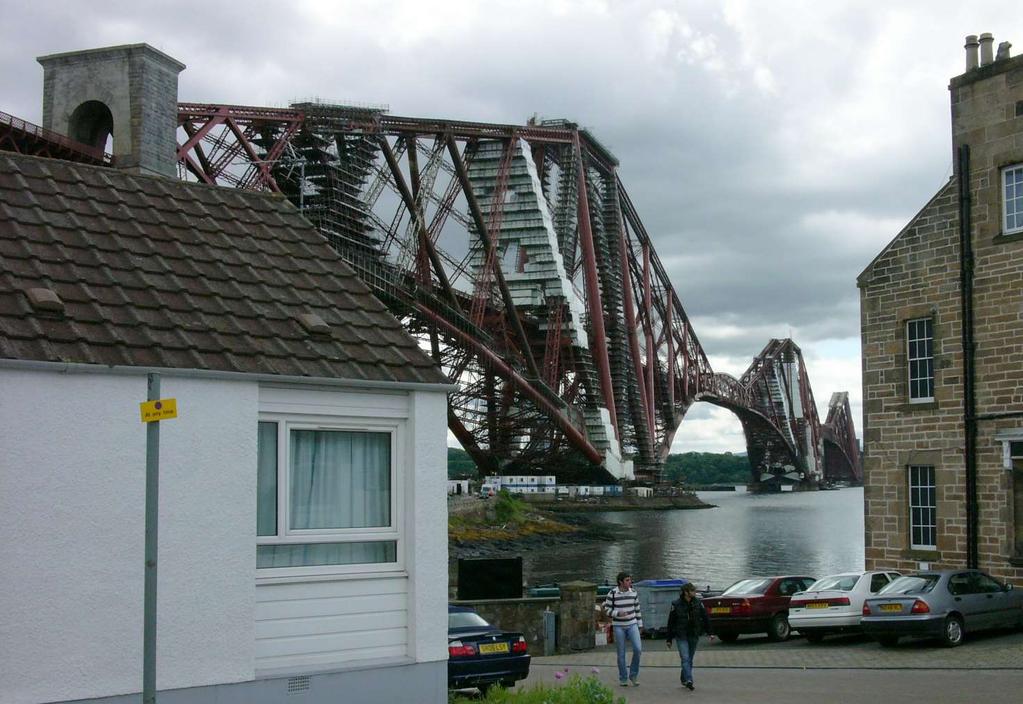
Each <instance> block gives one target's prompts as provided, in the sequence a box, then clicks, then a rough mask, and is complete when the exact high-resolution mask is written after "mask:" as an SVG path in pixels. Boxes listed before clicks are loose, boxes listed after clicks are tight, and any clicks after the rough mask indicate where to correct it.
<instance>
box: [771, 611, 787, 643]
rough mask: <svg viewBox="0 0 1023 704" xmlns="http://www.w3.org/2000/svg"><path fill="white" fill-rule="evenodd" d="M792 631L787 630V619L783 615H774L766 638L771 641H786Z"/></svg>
mask: <svg viewBox="0 0 1023 704" xmlns="http://www.w3.org/2000/svg"><path fill="white" fill-rule="evenodd" d="M791 633H792V630H791V629H790V628H789V619H788V618H787V617H786V616H785V614H775V616H774V618H772V619H771V626H770V630H769V631H767V637H768V638H769V639H770V640H773V641H783V640H788V639H789V635H790V634H791Z"/></svg>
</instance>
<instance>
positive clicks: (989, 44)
mask: <svg viewBox="0 0 1023 704" xmlns="http://www.w3.org/2000/svg"><path fill="white" fill-rule="evenodd" d="M994 44H995V38H994V37H993V36H991V32H984V33H983V34H981V35H980V65H981V66H987V65H988V64H989V63H992V62H993V61H994V60H995V54H994Z"/></svg>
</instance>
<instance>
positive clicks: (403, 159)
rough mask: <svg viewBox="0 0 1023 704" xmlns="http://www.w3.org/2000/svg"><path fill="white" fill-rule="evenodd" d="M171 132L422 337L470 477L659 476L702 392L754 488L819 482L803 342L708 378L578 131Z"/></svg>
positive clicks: (658, 268) (611, 176)
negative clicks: (261, 195) (738, 438)
mask: <svg viewBox="0 0 1023 704" xmlns="http://www.w3.org/2000/svg"><path fill="white" fill-rule="evenodd" d="M179 125H180V130H179V135H180V146H179V150H178V159H179V166H180V169H179V171H180V175H181V176H182V178H186V179H190V180H197V181H201V182H204V183H210V184H221V185H230V186H235V187H241V188H255V189H263V190H270V191H275V192H280V193H283V194H285V195H286V196H287V197H288V198H290V199H291V200H292V201H293V202H294V203H295V205H297V206H298V207H300V208H301V209H302V210H303V212H304V213H305V215H306V216H307V217H308V218H309V219H310V220H311V221H312V222H313V223H314V224H316V225H317V227H318V228H319V229H320V231H321V232H323V234H324V235H325V236H326V237H327V238H328V240H329V241H330V242H331V244H332V245H333V246H334V247H335V249H337V250H338V251H339V252H340V253H341V254H342V255H343V256H344V258H345V259H346V260H347V261H348V262H349V263H350V264H351V265H352V266H353V267H355V269H356V270H357V271H358V272H359V273H360V275H361V276H362V278H363V280H364V281H366V283H367V284H369V285H370V287H371V288H372V289H373V290H374V292H375V293H376V294H377V296H378V297H380V298H381V299H382V300H383V301H384V302H385V303H387V304H388V305H389V307H390V308H391V310H392V311H393V312H394V314H395V315H396V316H397V317H398V318H399V319H401V320H402V321H403V322H404V324H405V326H406V328H407V329H408V330H409V331H410V332H412V333H413V334H414V335H416V336H417V337H419V339H420V340H421V342H422V344H423V346H424V348H426V349H428V350H429V351H430V352H431V353H432V354H433V355H434V357H435V358H436V359H437V361H438V363H439V364H440V365H441V366H442V367H443V369H444V370H445V371H446V372H447V374H448V376H449V378H450V379H451V380H452V381H454V382H457V383H458V384H459V390H458V391H457V392H455V393H453V394H452V395H451V399H450V404H449V410H448V421H449V423H448V424H449V428H450V430H451V432H452V433H453V434H454V435H455V436H456V437H457V438H458V440H459V442H461V444H462V446H463V447H464V448H465V449H466V451H468V452H469V454H470V455H471V456H472V457H473V458H474V460H475V461H476V463H477V465H478V466H479V467H480V468H481V470H483V471H486V472H502V473H511V472H514V471H518V472H522V473H526V472H553V473H558V474H560V475H563V476H564V475H565V474H571V473H572V470H573V468H576V469H580V470H589V469H592V467H593V466H594V465H599V466H602V467H603V468H604V469H606V470H607V471H608V472H610V473H611V474H612V475H613V476H616V477H622V476H630V475H631V474H632V469H633V465H634V468H635V470H636V471H638V472H639V473H641V474H642V473H643V472H649V473H655V472H656V470H657V469H658V468H659V467H660V466H661V465H662V463H663V461H664V459H665V458H666V456H667V454H668V452H669V450H670V448H671V444H672V440H673V438H674V435H675V432H676V431H677V429H678V426H679V423H680V422H681V420H682V418H683V417H684V416H685V414H686V411H687V410H688V409H689V407H690V406H691V405H692V404H693V403H694V402H695V401H697V400H707V401H710V402H712V403H717V404H718V405H721V406H724V407H727V408H730V409H731V410H732V411H734V412H735V413H736V414H737V415H738V416H739V418H740V420H741V421H742V424H743V428H744V430H745V432H746V437H747V444H748V448H749V451H750V457H751V461H752V463H753V465H754V468H755V469H754V479H755V480H760V479H761V478H762V476H763V474H764V473H765V472H767V473H769V474H770V475H771V476H776V477H783V476H787V477H789V478H799V479H800V480H804V481H806V480H811V479H818V478H820V477H822V476H823V473H824V471H823V467H824V463H823V460H822V458H823V455H824V451H825V447H824V445H825V443H824V440H825V439H829V438H832V437H833V436H834V437H838V436H836V435H835V433H834V432H830V433H829V432H825V431H824V430H822V426H821V424H820V423H819V421H818V419H817V415H816V408H815V406H814V404H813V396H812V392H811V391H810V387H809V383H808V382H807V379H806V371H805V367H804V366H803V362H802V355H801V353H800V352H799V348H798V347H796V346H795V344H794V343H792V342H791V341H789V340H773V341H771V343H770V344H769V345H768V346H767V348H765V350H764V352H762V353H761V355H759V356H758V357H757V358H756V359H755V360H754V363H753V365H751V367H750V369H749V370H748V371H747V372H746V374H744V375H743V377H742V378H740V379H734V378H732V377H728V376H727V375H721V374H715V373H714V372H713V370H712V369H711V367H710V363H709V362H708V360H707V356H706V354H705V353H704V351H703V348H702V347H701V346H700V343H699V340H698V338H697V336H696V333H695V331H694V330H693V328H692V325H691V323H690V321H689V318H688V316H687V314H686V312H685V310H684V309H683V307H682V303H681V301H680V300H679V297H678V295H677V294H676V292H675V290H674V289H673V287H672V286H671V283H670V281H669V279H668V276H667V274H666V272H665V270H664V267H663V266H662V264H661V262H660V260H659V259H658V257H657V253H656V252H655V251H654V248H653V246H652V244H651V240H650V237H649V235H648V233H647V231H646V229H645V227H644V226H643V223H642V221H641V220H640V217H639V214H638V212H637V210H636V208H635V206H634V205H633V202H632V199H631V198H630V197H629V194H628V192H627V191H626V189H625V186H624V184H623V183H622V181H621V179H620V178H619V175H618V166H619V165H618V161H617V160H616V159H615V157H614V156H613V155H612V154H611V153H610V152H609V151H608V150H607V149H606V148H604V147H603V146H602V145H601V144H600V143H599V142H598V141H597V140H596V139H595V138H594V137H593V136H592V135H591V134H590V133H589V132H588V131H587V130H585V129H582V128H580V127H579V126H578V125H576V124H574V123H571V122H568V121H564V120H551V121H543V122H537V121H535V120H534V121H531V122H529V123H528V124H526V125H501V124H486V123H474V122H459V121H452V120H432V119H421V118H407V117H397V116H393V115H389V114H386V113H385V112H383V111H381V110H378V109H373V108H358V107H351V106H343V105H326V104H319V103H299V104H295V105H292V106H291V107H290V108H287V109H279V108H254V107H244V106H229V105H212V104H184V103H183V104H181V105H180V106H179ZM829 417H830V415H829ZM848 417H849V416H848V413H846V418H848ZM847 431H848V432H851V431H852V426H851V420H850V425H848V429H847ZM847 431H843V432H847ZM842 437H843V438H845V437H846V436H842ZM852 437H853V443H855V438H854V436H852ZM843 443H844V444H843ZM827 445H828V446H829V447H830V446H835V447H840V448H842V450H843V451H844V452H846V453H847V454H848V452H849V449H848V448H849V445H848V443H847V442H845V440H840V441H838V442H837V444H836V442H829V443H827Z"/></svg>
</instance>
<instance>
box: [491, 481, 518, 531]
mask: <svg viewBox="0 0 1023 704" xmlns="http://www.w3.org/2000/svg"><path fill="white" fill-rule="evenodd" d="M494 515H496V516H497V520H498V521H500V522H501V523H518V522H519V520H520V519H521V518H522V499H518V498H516V497H514V496H512V495H511V494H510V493H509V492H508V490H507V489H501V491H499V492H497V500H496V501H495V502H494Z"/></svg>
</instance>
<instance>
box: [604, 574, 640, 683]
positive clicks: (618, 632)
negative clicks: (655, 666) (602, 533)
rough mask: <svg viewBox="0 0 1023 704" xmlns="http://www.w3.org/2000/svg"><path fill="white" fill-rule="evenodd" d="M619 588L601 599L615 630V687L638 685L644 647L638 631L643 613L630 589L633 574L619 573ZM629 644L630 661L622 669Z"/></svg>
mask: <svg viewBox="0 0 1023 704" xmlns="http://www.w3.org/2000/svg"><path fill="white" fill-rule="evenodd" d="M617 581H618V586H617V587H614V588H612V589H611V591H609V592H608V593H607V596H606V597H605V598H604V611H606V612H607V613H608V614H609V615H610V616H611V625H612V626H613V627H614V639H615V648H616V649H617V650H618V684H620V685H621V686H623V687H626V686H628V684H629V682H632V686H633V687H638V686H639V659H640V656H641V655H642V654H643V646H642V644H641V643H640V640H639V629H641V628H642V627H643V614H642V613H641V612H640V608H639V594H638V593H637V592H636V590H635V589H633V588H632V575H630V574H629V573H628V572H619V573H618V577H617ZM626 640H628V641H629V642H630V643H632V662H631V663H630V665H629V669H628V670H626V669H625V642H626Z"/></svg>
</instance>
